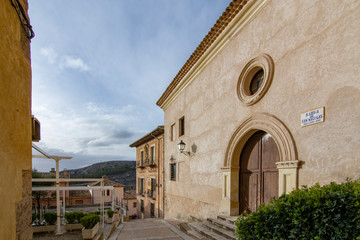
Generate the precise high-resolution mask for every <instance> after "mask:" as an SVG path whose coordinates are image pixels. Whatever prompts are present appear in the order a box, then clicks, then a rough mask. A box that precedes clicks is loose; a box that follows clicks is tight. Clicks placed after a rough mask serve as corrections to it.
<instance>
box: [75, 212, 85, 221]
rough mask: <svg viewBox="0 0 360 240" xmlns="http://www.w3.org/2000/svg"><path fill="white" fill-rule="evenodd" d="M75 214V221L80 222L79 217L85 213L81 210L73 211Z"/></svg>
mask: <svg viewBox="0 0 360 240" xmlns="http://www.w3.org/2000/svg"><path fill="white" fill-rule="evenodd" d="M75 215H76V222H78V223H80V219H82V218H83V217H84V216H85V214H84V213H83V212H75Z"/></svg>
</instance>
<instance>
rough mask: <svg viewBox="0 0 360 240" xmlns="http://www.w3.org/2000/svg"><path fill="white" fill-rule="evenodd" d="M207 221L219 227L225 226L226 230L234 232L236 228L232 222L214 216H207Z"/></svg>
mask: <svg viewBox="0 0 360 240" xmlns="http://www.w3.org/2000/svg"><path fill="white" fill-rule="evenodd" d="M207 220H208V221H209V222H211V223H212V224H215V225H217V226H219V227H222V228H225V229H226V230H229V231H232V232H234V233H235V230H236V226H235V224H233V223H230V222H228V221H225V220H223V219H219V218H217V219H215V218H208V219H207Z"/></svg>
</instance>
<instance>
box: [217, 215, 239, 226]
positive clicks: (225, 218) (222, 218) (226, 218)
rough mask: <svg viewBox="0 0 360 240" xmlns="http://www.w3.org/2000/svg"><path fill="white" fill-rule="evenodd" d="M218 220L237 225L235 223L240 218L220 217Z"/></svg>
mask: <svg viewBox="0 0 360 240" xmlns="http://www.w3.org/2000/svg"><path fill="white" fill-rule="evenodd" d="M217 218H218V219H221V220H224V221H227V222H229V223H231V224H234V225H235V221H236V220H237V219H238V218H239V216H226V215H219V216H217Z"/></svg>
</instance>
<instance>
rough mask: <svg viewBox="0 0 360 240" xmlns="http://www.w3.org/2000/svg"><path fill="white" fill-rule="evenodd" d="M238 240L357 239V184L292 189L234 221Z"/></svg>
mask: <svg viewBox="0 0 360 240" xmlns="http://www.w3.org/2000/svg"><path fill="white" fill-rule="evenodd" d="M236 225H237V229H236V236H237V237H238V239H242V240H249V239H306V240H308V239H329V240H331V239H336V240H341V239H360V181H359V180H358V181H347V182H345V183H342V184H336V183H331V184H329V185H325V186H322V187H321V186H320V185H319V184H316V185H315V186H313V187H311V188H308V187H306V186H304V187H303V188H302V189H299V190H294V191H293V192H291V193H290V194H283V195H282V196H280V197H279V199H277V200H275V199H273V200H272V201H271V202H270V203H269V204H268V205H266V206H265V205H261V206H260V207H259V208H258V210H257V211H256V212H253V213H250V214H246V213H244V214H243V215H241V216H240V218H239V219H238V220H237V222H236Z"/></svg>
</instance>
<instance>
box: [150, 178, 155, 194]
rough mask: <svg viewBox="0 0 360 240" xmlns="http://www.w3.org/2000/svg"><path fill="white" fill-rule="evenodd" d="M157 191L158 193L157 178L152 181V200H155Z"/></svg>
mask: <svg viewBox="0 0 360 240" xmlns="http://www.w3.org/2000/svg"><path fill="white" fill-rule="evenodd" d="M155 191H156V181H155V178H152V179H151V192H150V196H151V197H152V198H155Z"/></svg>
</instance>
